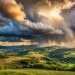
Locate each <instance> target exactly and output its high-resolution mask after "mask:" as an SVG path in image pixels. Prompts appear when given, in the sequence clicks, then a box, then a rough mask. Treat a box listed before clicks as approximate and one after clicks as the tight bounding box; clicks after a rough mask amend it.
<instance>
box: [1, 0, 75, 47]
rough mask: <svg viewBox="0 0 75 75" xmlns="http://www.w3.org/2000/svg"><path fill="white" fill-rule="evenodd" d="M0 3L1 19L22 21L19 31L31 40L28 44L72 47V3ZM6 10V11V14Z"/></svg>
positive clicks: (74, 13) (74, 28)
mask: <svg viewBox="0 0 75 75" xmlns="http://www.w3.org/2000/svg"><path fill="white" fill-rule="evenodd" d="M0 1H1V2H2V3H1V4H2V5H0V6H1V7H2V9H1V10H2V13H4V15H6V16H8V17H10V18H12V19H14V20H16V21H21V22H20V23H19V25H18V30H19V31H20V32H21V33H22V35H27V34H28V35H30V36H33V38H32V39H31V38H30V40H31V41H32V42H31V44H32V43H35V42H36V43H38V45H39V44H40V45H43V46H53V45H60V46H69V47H70V46H71V47H75V45H74V44H75V21H74V19H75V0H16V2H15V0H12V1H9V0H6V2H4V1H5V0H4V1H3V0H0ZM7 4H8V5H10V6H8V5H7ZM11 5H12V6H11ZM13 5H15V11H13V10H14V9H13V8H14V6H13ZM5 6H7V8H8V10H7V9H6V10H5V8H4V7H5ZM16 9H17V10H16ZM10 10H11V12H10ZM19 13H20V14H21V15H20V14H19ZM15 14H16V15H15ZM14 15H15V17H14ZM10 18H9V19H10ZM11 22H12V20H11ZM14 27H15V25H14ZM17 33H18V32H17ZM28 39H29V38H28Z"/></svg>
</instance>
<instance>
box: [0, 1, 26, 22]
mask: <svg viewBox="0 0 75 75" xmlns="http://www.w3.org/2000/svg"><path fill="white" fill-rule="evenodd" d="M0 12H1V13H2V14H4V15H5V16H6V17H10V18H12V19H14V20H16V21H23V20H24V18H25V17H26V15H25V13H24V12H23V10H22V6H21V5H20V4H17V3H16V1H15V0H12V1H10V0H0Z"/></svg>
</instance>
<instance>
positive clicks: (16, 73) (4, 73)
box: [0, 69, 75, 75]
mask: <svg viewBox="0 0 75 75" xmlns="http://www.w3.org/2000/svg"><path fill="white" fill-rule="evenodd" d="M0 75H75V72H68V71H50V70H40V69H21V70H17V69H15V70H11V69H8V70H0Z"/></svg>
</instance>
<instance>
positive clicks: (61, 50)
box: [0, 46, 75, 64]
mask: <svg viewBox="0 0 75 75" xmlns="http://www.w3.org/2000/svg"><path fill="white" fill-rule="evenodd" d="M0 48H1V49H0V53H5V54H9V55H14V54H16V56H30V55H31V53H32V54H35V55H37V54H41V55H43V56H45V57H51V58H53V59H55V60H58V61H60V62H64V63H72V64H75V48H65V47H57V46H53V47H46V48H33V46H30V48H31V49H29V48H28V47H24V46H21V47H16V46H15V47H0Z"/></svg>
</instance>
